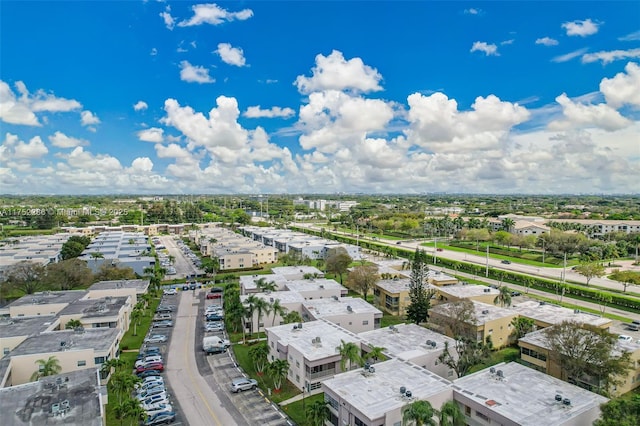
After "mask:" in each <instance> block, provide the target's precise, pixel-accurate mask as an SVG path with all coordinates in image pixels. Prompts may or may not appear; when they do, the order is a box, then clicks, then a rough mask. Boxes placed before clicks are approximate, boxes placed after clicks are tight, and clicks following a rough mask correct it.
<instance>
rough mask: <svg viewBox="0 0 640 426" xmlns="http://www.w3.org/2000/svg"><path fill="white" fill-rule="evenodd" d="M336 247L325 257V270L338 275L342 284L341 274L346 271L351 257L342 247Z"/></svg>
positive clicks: (351, 260)
mask: <svg viewBox="0 0 640 426" xmlns="http://www.w3.org/2000/svg"><path fill="white" fill-rule="evenodd" d="M338 249H341V250H338ZM338 249H336V250H335V251H334V252H333V253H332V254H330V255H329V256H328V257H327V261H326V262H327V263H326V267H325V270H326V271H327V272H328V273H330V274H335V275H338V276H339V277H340V284H342V275H343V274H344V273H345V272H347V268H348V267H349V264H350V263H351V262H353V259H352V258H351V256H349V253H347V250H345V249H344V248H343V247H338Z"/></svg>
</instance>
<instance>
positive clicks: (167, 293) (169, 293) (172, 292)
mask: <svg viewBox="0 0 640 426" xmlns="http://www.w3.org/2000/svg"><path fill="white" fill-rule="evenodd" d="M163 293H164V295H165V296H175V295H176V294H178V290H176V289H175V288H169V289H167V290H165V291H163Z"/></svg>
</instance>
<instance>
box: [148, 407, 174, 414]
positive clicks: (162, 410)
mask: <svg viewBox="0 0 640 426" xmlns="http://www.w3.org/2000/svg"><path fill="white" fill-rule="evenodd" d="M172 411H173V407H172V406H171V404H161V405H159V406H158V408H156V409H153V410H149V411H145V413H146V414H147V416H153V415H155V414H159V413H170V412H172Z"/></svg>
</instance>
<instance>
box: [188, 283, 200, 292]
mask: <svg viewBox="0 0 640 426" xmlns="http://www.w3.org/2000/svg"><path fill="white" fill-rule="evenodd" d="M197 287H198V286H197V285H196V283H191V284H189V290H195V289H196V288H197Z"/></svg>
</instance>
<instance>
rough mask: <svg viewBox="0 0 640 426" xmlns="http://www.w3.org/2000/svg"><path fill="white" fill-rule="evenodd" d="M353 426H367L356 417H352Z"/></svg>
mask: <svg viewBox="0 0 640 426" xmlns="http://www.w3.org/2000/svg"><path fill="white" fill-rule="evenodd" d="M353 424H354V425H356V426H367V424H366V423H365V422H363V421H362V420H360V419H359V418H357V417H356V416H353Z"/></svg>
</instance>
